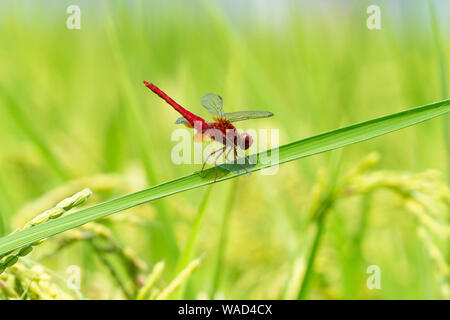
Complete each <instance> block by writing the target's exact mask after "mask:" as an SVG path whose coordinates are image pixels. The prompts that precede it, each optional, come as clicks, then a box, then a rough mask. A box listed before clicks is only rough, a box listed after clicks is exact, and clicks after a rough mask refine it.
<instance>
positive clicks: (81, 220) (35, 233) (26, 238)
mask: <svg viewBox="0 0 450 320" xmlns="http://www.w3.org/2000/svg"><path fill="white" fill-rule="evenodd" d="M449 111H450V100H443V101H440V102H436V103H432V104H429V105H425V106H421V107H417V108H413V109H409V110H406V111H403V112H399V113H395V114H391V115H388V116H384V117H381V118H377V119H373V120H369V121H366V122H362V123H358V124H355V125H351V126H348V127H345V128H341V129H337V130H333V131H329V132H326V133H322V134H319V135H316V136H313V137H310V138H307V139H303V140H299V141H295V142H292V143H289V144H287V145H283V146H281V147H280V148H279V149H278V150H277V151H278V152H279V160H278V161H277V162H275V163H265V164H264V163H260V162H258V163H257V164H256V165H254V166H253V167H251V168H249V169H248V170H249V171H257V170H261V169H264V168H267V167H270V166H273V165H277V164H278V163H285V162H288V161H292V160H296V159H299V158H303V157H307V156H311V155H314V154H318V153H322V152H325V151H329V150H333V149H336V148H340V147H344V146H347V145H350V144H353V143H357V142H361V141H365V140H368V139H371V138H374V137H377V136H380V135H383V134H386V133H389V132H392V131H396V130H399V129H402V128H405V127H408V126H411V125H414V124H417V123H420V122H423V121H426V120H429V119H432V118H434V117H437V116H440V115H443V114H446V113H448V112H449ZM274 151H276V150H271V151H270V152H274ZM260 155H261V154H259V155H258V156H260ZM204 173H205V175H202V176H200V175H199V174H198V173H193V174H191V175H188V176H185V177H181V178H178V179H175V180H172V181H168V182H165V183H162V184H160V185H157V186H154V187H151V188H149V189H145V190H142V191H139V192H136V193H132V194H129V195H126V196H123V197H121V198H117V199H114V200H110V201H107V202H104V203H101V204H99V205H96V206H93V207H91V208H87V209H84V210H80V211H79V212H76V213H74V214H71V215H68V216H65V217H62V218H60V219H57V220H54V221H49V222H47V223H45V224H42V225H38V226H36V227H33V228H30V229H28V230H24V231H21V232H18V233H16V234H13V235H10V236H7V237H4V238H1V239H0V254H3V253H6V252H8V251H10V250H14V249H17V248H20V247H22V246H24V245H27V244H29V243H32V242H34V241H37V240H40V239H44V238H47V237H50V236H53V235H55V234H57V233H60V232H63V231H66V230H69V229H72V228H76V227H78V226H80V225H83V224H85V223H87V222H90V221H93V220H96V219H99V218H102V217H104V216H107V215H110V214H113V213H116V212H119V211H122V210H125V209H128V208H131V207H134V206H137V205H139V204H142V203H145V202H148V201H152V200H155V199H160V198H163V197H167V196H169V195H172V194H175V193H179V192H182V191H186V190H190V189H194V188H198V187H201V186H204V185H207V184H210V183H214V176H215V174H214V168H211V169H208V170H206V171H205V172H204ZM219 174H220V175H219V178H218V180H217V181H222V180H227V179H230V178H234V177H236V176H239V175H241V173H240V172H237V171H228V170H225V169H223V168H219Z"/></svg>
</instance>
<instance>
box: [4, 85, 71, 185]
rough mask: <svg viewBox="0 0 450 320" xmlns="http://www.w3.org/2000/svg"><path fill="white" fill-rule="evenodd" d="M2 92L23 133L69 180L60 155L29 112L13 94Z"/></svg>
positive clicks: (59, 175) (63, 176)
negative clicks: (57, 154)
mask: <svg viewBox="0 0 450 320" xmlns="http://www.w3.org/2000/svg"><path fill="white" fill-rule="evenodd" d="M0 89H2V90H0V93H1V94H2V95H3V97H4V99H5V101H6V103H5V104H6V107H7V109H8V110H9V113H10V114H11V116H12V118H13V119H14V121H15V122H16V123H17V125H18V126H19V127H20V129H21V130H22V132H23V134H24V135H26V137H27V138H28V139H29V140H30V141H31V142H32V143H33V144H34V145H35V146H36V148H37V149H38V150H39V151H40V153H41V154H42V156H43V157H44V159H45V160H46V161H47V163H48V164H49V165H50V168H52V170H53V172H54V173H55V174H56V176H57V177H58V178H59V179H60V180H68V178H69V174H68V172H67V170H66V169H65V168H64V166H63V165H62V164H61V162H60V160H59V159H58V157H57V156H56V155H55V154H54V152H53V151H52V148H51V147H50V146H49V145H48V143H47V141H46V139H45V138H44V136H43V135H42V133H41V131H40V130H38V129H37V128H36V125H35V124H34V122H33V121H32V120H31V119H30V118H29V116H28V114H27V113H26V112H25V111H24V110H23V107H22V106H21V105H20V103H19V102H18V101H16V99H14V98H12V95H11V94H10V93H8V92H6V91H5V90H4V88H0Z"/></svg>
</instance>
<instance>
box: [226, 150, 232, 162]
mask: <svg viewBox="0 0 450 320" xmlns="http://www.w3.org/2000/svg"><path fill="white" fill-rule="evenodd" d="M231 151H233V148H232V147H230V150H228V152H227V155H226V156H225V159H226V160H227V161H230V159H228V156H229V155H230V152H231ZM231 161H232V160H231Z"/></svg>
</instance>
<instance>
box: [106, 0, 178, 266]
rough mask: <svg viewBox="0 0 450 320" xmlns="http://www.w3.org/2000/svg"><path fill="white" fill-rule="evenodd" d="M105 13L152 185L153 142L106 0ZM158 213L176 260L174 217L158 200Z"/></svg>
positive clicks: (169, 252)
mask: <svg viewBox="0 0 450 320" xmlns="http://www.w3.org/2000/svg"><path fill="white" fill-rule="evenodd" d="M103 7H104V9H105V12H106V13H105V15H106V20H107V26H106V27H107V28H106V29H107V34H108V39H109V42H110V45H111V47H112V51H113V53H114V57H115V60H116V64H117V66H118V68H119V70H120V73H121V74H122V76H121V77H120V80H121V85H122V88H123V89H124V91H125V96H126V98H127V102H128V103H127V106H129V109H127V111H128V113H129V114H130V116H131V120H132V121H131V123H132V124H131V126H130V127H131V128H132V130H133V136H134V137H135V138H136V143H137V147H138V149H139V154H140V158H141V161H142V163H143V165H144V169H145V173H146V176H147V181H148V183H149V184H150V185H155V184H157V177H156V173H155V170H154V165H153V163H152V161H151V156H150V153H149V150H152V143H151V141H149V140H148V139H146V137H145V136H146V134H145V129H144V128H145V126H144V124H143V120H142V119H143V117H142V116H141V112H140V110H139V107H138V106H139V102H138V99H137V97H136V94H135V92H134V91H133V88H132V86H131V81H130V77H129V74H128V72H127V70H128V68H127V66H126V62H125V59H124V57H123V54H122V49H121V47H120V42H119V39H118V36H117V31H116V28H115V25H114V20H113V18H112V16H111V12H110V10H109V6H108V4H107V3H106V2H104V6H103ZM155 206H156V208H157V211H158V215H159V216H160V219H161V221H162V224H163V226H164V236H165V238H166V241H167V245H168V247H169V248H168V249H166V250H165V252H166V254H167V253H168V254H169V256H170V260H171V262H173V261H175V259H176V257H177V256H178V254H179V249H178V244H177V241H176V237H175V232H174V226H173V224H172V219H171V218H170V216H169V214H168V212H167V209H166V206H165V203H164V202H162V201H161V202H158V203H156V204H155Z"/></svg>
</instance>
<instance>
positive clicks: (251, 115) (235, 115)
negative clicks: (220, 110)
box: [224, 111, 273, 122]
mask: <svg viewBox="0 0 450 320" xmlns="http://www.w3.org/2000/svg"><path fill="white" fill-rule="evenodd" d="M271 116H273V113H272V112H269V111H238V112H228V113H225V114H224V117H225V119H227V120H228V121H230V122H236V121H242V120H247V119H258V118H268V117H271Z"/></svg>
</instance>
